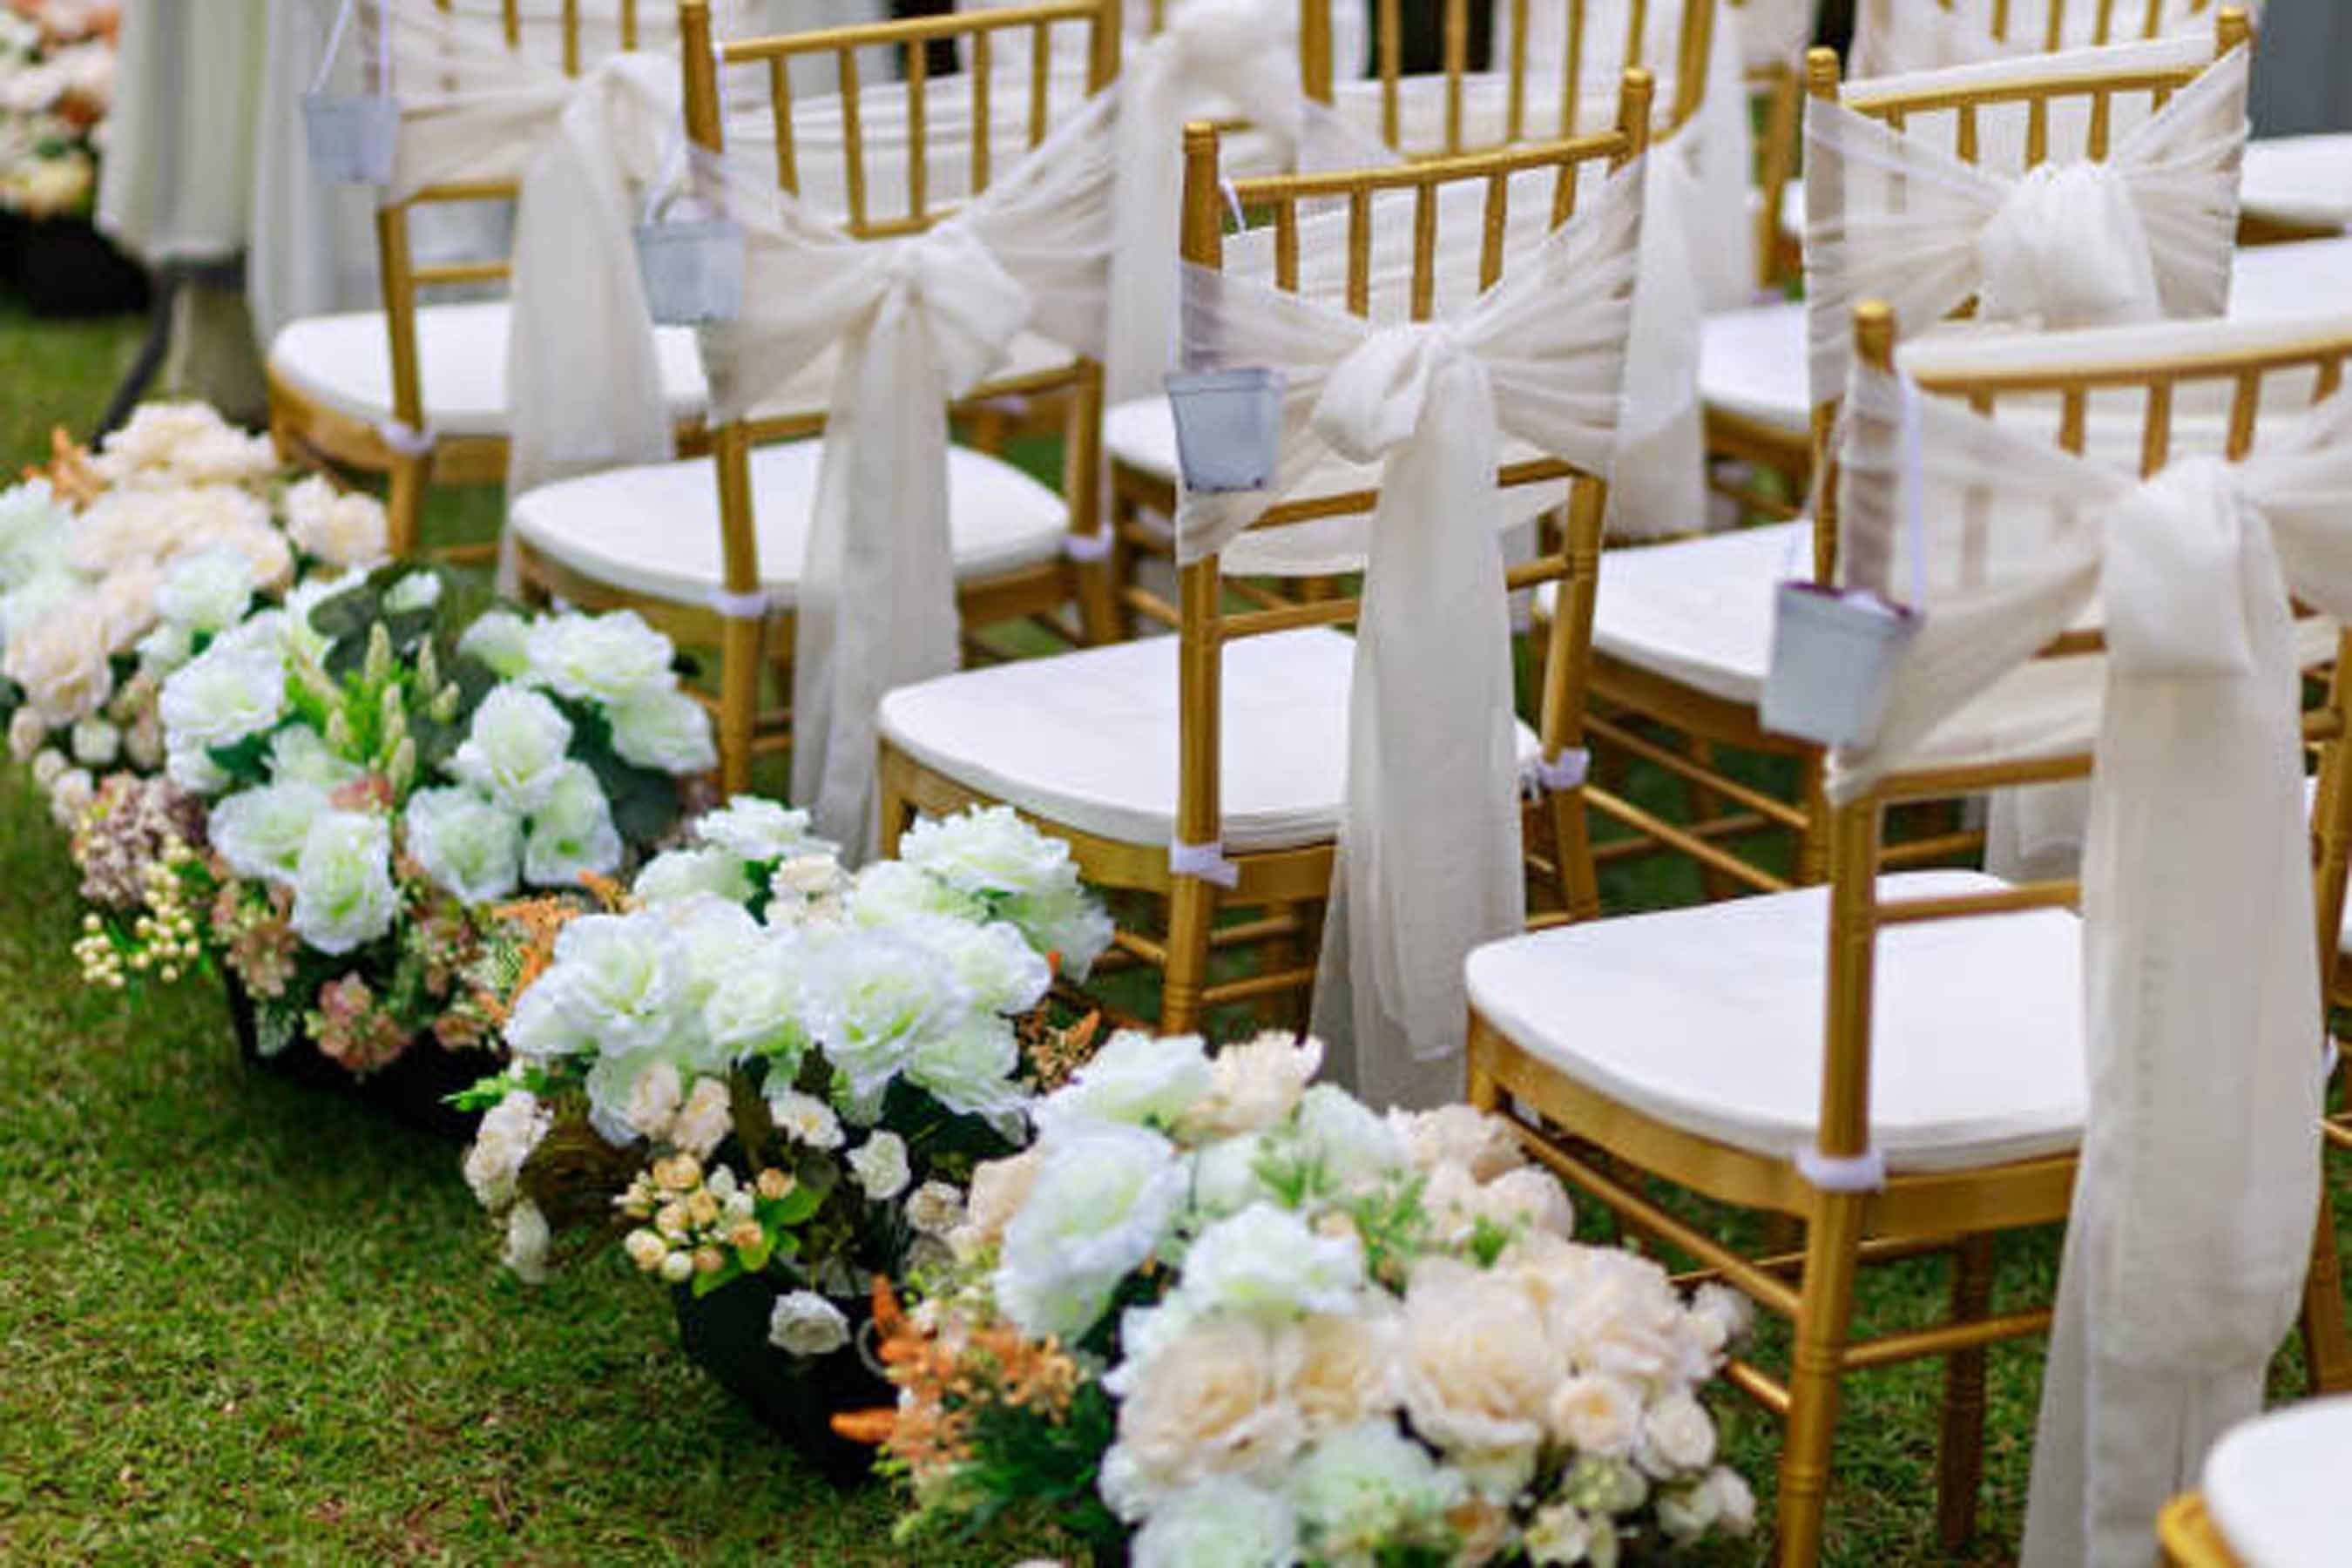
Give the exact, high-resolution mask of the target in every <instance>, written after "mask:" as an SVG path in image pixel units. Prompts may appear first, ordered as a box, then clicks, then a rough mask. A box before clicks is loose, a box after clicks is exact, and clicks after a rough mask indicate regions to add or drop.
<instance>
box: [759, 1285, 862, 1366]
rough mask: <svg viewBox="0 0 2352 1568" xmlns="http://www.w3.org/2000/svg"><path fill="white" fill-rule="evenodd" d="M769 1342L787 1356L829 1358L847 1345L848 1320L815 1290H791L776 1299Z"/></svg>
mask: <svg viewBox="0 0 2352 1568" xmlns="http://www.w3.org/2000/svg"><path fill="white" fill-rule="evenodd" d="M768 1342H769V1343H770V1344H772V1345H774V1346H775V1347H776V1348H777V1349H778V1350H781V1351H782V1352H785V1353H786V1354H788V1355H796V1356H820V1355H831V1354H832V1353H833V1352H835V1351H837V1350H839V1349H840V1348H841V1347H842V1346H844V1345H845V1344H847V1343H848V1342H849V1320H848V1319H847V1318H846V1317H845V1316H844V1315H843V1314H842V1310H841V1309H840V1308H838V1307H836V1306H835V1305H834V1304H833V1303H832V1302H830V1301H828V1300H825V1299H824V1297H822V1296H820V1295H818V1294H817V1293H816V1292H815V1291H814V1290H793V1291H791V1292H789V1293H787V1294H785V1295H782V1296H779V1297H777V1298H776V1304H775V1307H774V1308H773V1309H772V1310H771V1311H770V1313H769V1316H768Z"/></svg>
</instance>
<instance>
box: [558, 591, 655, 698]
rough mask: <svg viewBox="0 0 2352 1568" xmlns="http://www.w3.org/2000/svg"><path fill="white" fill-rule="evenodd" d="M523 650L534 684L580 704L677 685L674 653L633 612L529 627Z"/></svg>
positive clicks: (563, 618)
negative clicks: (575, 700)
mask: <svg viewBox="0 0 2352 1568" xmlns="http://www.w3.org/2000/svg"><path fill="white" fill-rule="evenodd" d="M523 647H524V649H525V651H526V653H527V654H528V656H529V658H530V672H531V675H532V678H533V679H537V680H539V681H541V682H543V683H544V684H546V685H548V686H550V687H552V688H553V689H555V690H557V691H558V692H561V693H562V695H564V696H566V697H570V698H574V699H578V700H583V701H593V702H603V703H612V702H616V701H618V700H620V699H622V698H624V697H629V696H634V695H636V694H637V693H640V692H643V691H646V690H647V689H667V688H669V687H670V686H671V685H672V684H674V683H675V681H676V679H677V677H676V675H675V674H674V673H673V671H672V669H671V663H672V661H673V660H674V659H675V658H676V657H677V650H676V649H674V648H672V647H670V641H669V638H667V637H664V636H662V635H661V633H659V632H657V631H656V630H654V629H653V628H652V627H651V626H647V625H646V623H645V621H644V620H643V619H642V618H640V617H639V616H638V615H637V613H636V612H635V610H620V611H616V612H614V614H612V615H609V616H583V615H561V616H547V617H545V618H544V619H541V620H539V621H535V622H532V623H531V624H530V627H529V628H528V630H527V631H526V632H525V634H524V640H523Z"/></svg>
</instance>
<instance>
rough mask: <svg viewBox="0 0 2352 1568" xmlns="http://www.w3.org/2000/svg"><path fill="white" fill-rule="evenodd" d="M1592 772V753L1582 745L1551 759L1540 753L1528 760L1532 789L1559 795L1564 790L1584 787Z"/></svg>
mask: <svg viewBox="0 0 2352 1568" xmlns="http://www.w3.org/2000/svg"><path fill="white" fill-rule="evenodd" d="M1591 772H1592V753H1591V752H1588V751H1586V750H1584V749H1583V748H1582V747H1575V748H1572V749H1570V750H1568V751H1564V752H1560V754H1559V756H1557V757H1554V758H1551V759H1549V760H1547V759H1545V758H1544V757H1542V756H1540V755H1538V756H1535V757H1531V758H1529V759H1528V769H1527V783H1528V788H1529V789H1530V790H1531V791H1532V790H1538V789H1539V790H1542V791H1544V792H1546V793H1547V794H1550V795H1559V794H1560V793H1561V792H1562V791H1565V790H1571V789H1578V788H1580V787H1582V785H1583V784H1584V781H1585V778H1586V776H1587V775H1588V774H1590V773H1591Z"/></svg>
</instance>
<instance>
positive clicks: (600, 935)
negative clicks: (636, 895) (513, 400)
mask: <svg viewBox="0 0 2352 1568" xmlns="http://www.w3.org/2000/svg"><path fill="white" fill-rule="evenodd" d="M675 948H676V938H675V936H674V935H673V934H672V932H671V931H670V930H669V928H668V927H667V925H665V924H664V923H663V922H662V921H661V920H660V919H658V918H657V917H656V916H653V915H650V914H644V913H640V914H629V915H583V916H581V917H580V918H579V919H577V920H575V921H571V922H570V923H569V924H567V925H566V926H565V927H564V928H563V931H562V934H560V935H559V936H557V937H556V939H555V963H554V965H553V967H552V968H551V970H550V971H549V973H547V974H545V975H542V976H541V979H540V980H539V981H538V983H537V984H534V985H533V986H532V987H531V989H530V991H527V992H525V993H524V996H525V997H526V998H528V997H530V995H532V994H535V993H536V992H537V991H538V990H539V988H540V987H541V986H543V985H545V984H548V982H549V981H550V980H554V979H558V978H560V979H561V981H562V984H561V985H560V986H559V987H558V989H557V990H556V991H555V992H553V993H551V997H550V1000H551V1005H556V1006H559V1007H561V1008H562V1011H563V1014H564V1016H565V1017H566V1019H567V1020H568V1021H569V1022H570V1023H571V1025H572V1026H573V1027H574V1028H575V1029H576V1030H577V1031H578V1032H579V1033H580V1035H582V1036H583V1037H585V1038H587V1039H590V1040H593V1041H594V1042H595V1045H596V1047H597V1048H598V1049H599V1050H600V1051H601V1052H603V1053H604V1054H605V1055H608V1056H620V1055H625V1054H628V1053H630V1052H634V1051H640V1050H652V1049H658V1048H662V1047H667V1046H670V1045H671V1044H672V1043H673V1042H674V1041H675V1039H676V1038H677V1035H678V1033H679V1031H680V1029H681V1027H682V1026H684V1025H685V1024H686V1023H688V1016H687V1013H688V1008H687V1002H688V998H687V995H686V977H685V975H684V973H682V972H681V971H682V967H683V966H682V965H680V964H678V963H677V962H675ZM508 1040H509V1044H512V1043H513V1030H512V1028H511V1026H510V1027H509V1030H508ZM518 1048H520V1047H518Z"/></svg>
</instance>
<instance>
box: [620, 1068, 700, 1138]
mask: <svg viewBox="0 0 2352 1568" xmlns="http://www.w3.org/2000/svg"><path fill="white" fill-rule="evenodd" d="M685 1098H686V1087H685V1085H683V1084H681V1083H680V1082H679V1081H678V1076H677V1066H676V1065H675V1064H673V1063H670V1062H665V1061H656V1062H653V1063H650V1064H649V1065H647V1066H646V1068H645V1069H644V1070H643V1071H641V1072H639V1073H638V1074H637V1076H636V1078H635V1079H634V1080H633V1081H632V1082H631V1083H630V1085H629V1094H628V1099H627V1100H625V1101H624V1102H623V1103H622V1106H621V1120H622V1121H624V1122H625V1123H627V1124H628V1128H629V1131H632V1132H634V1133H635V1134H636V1135H637V1136H638V1137H640V1138H648V1139H654V1138H662V1137H666V1136H667V1135H668V1132H669V1129H670V1123H671V1121H674V1120H676V1118H677V1108H678V1105H679V1103H680V1102H681V1101H682V1100H685Z"/></svg>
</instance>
